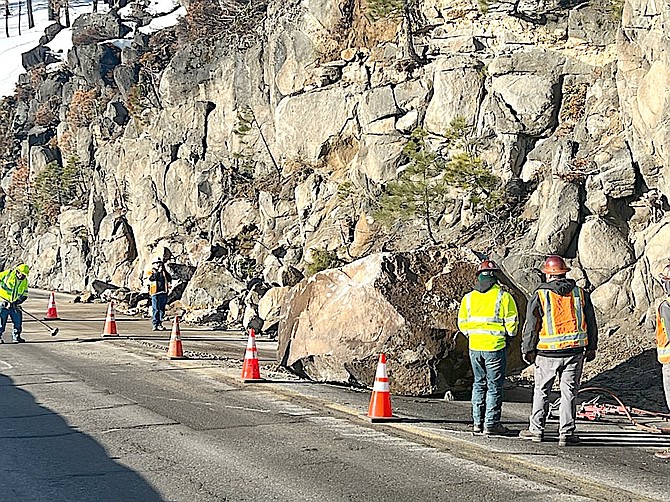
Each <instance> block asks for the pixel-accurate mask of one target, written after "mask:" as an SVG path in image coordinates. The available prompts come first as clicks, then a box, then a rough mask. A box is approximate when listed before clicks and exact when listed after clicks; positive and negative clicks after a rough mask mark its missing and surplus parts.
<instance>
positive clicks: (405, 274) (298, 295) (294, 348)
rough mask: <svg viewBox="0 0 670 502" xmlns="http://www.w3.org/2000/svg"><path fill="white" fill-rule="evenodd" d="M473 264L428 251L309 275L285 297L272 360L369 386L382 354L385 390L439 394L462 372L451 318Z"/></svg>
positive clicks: (457, 255)
mask: <svg viewBox="0 0 670 502" xmlns="http://www.w3.org/2000/svg"><path fill="white" fill-rule="evenodd" d="M477 262H478V260H477V258H476V257H475V256H474V255H473V254H471V253H469V252H467V251H464V250H457V249H439V248H432V249H428V250H423V251H417V252H415V253H411V254H409V253H408V254H395V255H394V254H389V253H379V254H373V255H370V256H367V257H365V258H362V259H360V260H358V261H355V262H353V263H350V264H348V265H345V266H343V267H341V268H339V269H331V270H326V271H323V272H320V273H317V274H315V275H313V276H311V277H309V278H307V279H305V280H304V281H302V282H301V283H300V284H298V285H297V286H296V287H294V288H293V289H292V290H291V291H290V292H289V294H288V295H287V297H286V300H285V302H284V304H283V307H282V310H281V316H280V324H279V353H278V359H279V360H280V361H281V363H282V365H284V366H286V367H288V368H289V369H292V370H293V371H296V372H298V373H301V374H303V375H305V376H307V377H309V378H311V379H313V380H317V381H330V382H339V383H347V384H358V385H361V384H362V385H368V386H369V385H372V383H373V381H374V375H375V369H376V364H377V358H378V356H379V353H381V352H384V353H386V355H387V358H388V365H389V366H388V367H389V373H390V385H391V391H392V392H394V393H399V394H407V395H432V394H438V393H442V392H445V391H446V390H448V389H450V388H453V387H454V385H455V384H456V383H457V381H459V380H461V379H463V378H464V377H466V376H467V374H468V372H469V371H470V365H469V363H468V362H467V357H466V356H465V351H466V350H467V344H466V343H465V340H464V339H463V338H462V337H459V338H460V340H459V342H458V343H456V334H457V332H458V328H457V324H456V320H457V312H458V307H459V304H460V300H461V298H462V297H463V295H464V294H465V293H467V292H468V291H470V290H471V288H472V285H473V280H474V278H475V273H476V263H477Z"/></svg>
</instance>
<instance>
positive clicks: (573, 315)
mask: <svg viewBox="0 0 670 502" xmlns="http://www.w3.org/2000/svg"><path fill="white" fill-rule="evenodd" d="M569 271H570V267H568V266H567V265H566V263H565V260H563V258H561V257H560V256H557V255H551V256H549V257H547V259H546V260H545V262H544V266H543V267H542V272H543V273H544V274H545V275H546V277H547V279H546V282H544V283H542V284H540V286H539V287H538V288H537V290H536V291H535V293H534V294H533V296H532V297H531V299H530V301H529V302H528V308H527V312H526V325H525V328H524V331H523V339H522V344H521V350H522V354H523V359H524V361H526V362H527V363H528V364H532V363H535V389H534V392H533V410H532V412H531V415H530V425H529V427H528V430H525V431H521V433H520V434H519V437H520V438H522V439H530V440H532V441H536V442H540V441H542V440H543V439H544V428H545V422H546V418H547V417H546V415H547V410H548V405H549V393H550V392H551V388H552V386H553V385H554V380H555V379H556V377H557V376H559V377H560V381H561V385H560V387H561V401H560V403H561V404H560V408H559V430H558V433H559V439H558V445H559V446H567V445H571V444H576V443H579V437H578V436H577V435H576V434H575V416H576V397H577V392H578V391H579V381H580V379H581V376H582V369H583V365H584V361H585V360H586V361H592V360H593V359H595V357H596V349H597V346H598V326H597V324H596V318H595V313H594V310H593V305H592V303H591V298H590V296H589V294H588V293H587V292H586V291H584V289H582V288H580V287H579V286H577V284H576V283H575V281H574V280H573V279H568V278H566V274H567V272H569Z"/></svg>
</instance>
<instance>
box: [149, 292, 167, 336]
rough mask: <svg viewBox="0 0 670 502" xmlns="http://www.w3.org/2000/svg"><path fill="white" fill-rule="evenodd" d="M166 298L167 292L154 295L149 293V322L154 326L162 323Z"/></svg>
mask: <svg viewBox="0 0 670 502" xmlns="http://www.w3.org/2000/svg"><path fill="white" fill-rule="evenodd" d="M167 299H168V295H167V293H156V294H155V295H151V324H152V325H153V327H154V328H156V327H158V326H160V325H161V324H163V319H165V306H166V305H167Z"/></svg>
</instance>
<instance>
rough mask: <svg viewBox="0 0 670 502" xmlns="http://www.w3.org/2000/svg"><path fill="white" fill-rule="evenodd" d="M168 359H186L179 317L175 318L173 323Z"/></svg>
mask: <svg viewBox="0 0 670 502" xmlns="http://www.w3.org/2000/svg"><path fill="white" fill-rule="evenodd" d="M167 358H168V359H186V358H185V357H184V350H183V349H182V346H181V331H179V316H175V318H174V322H173V323H172V334H171V335H170V347H169V348H168V353H167Z"/></svg>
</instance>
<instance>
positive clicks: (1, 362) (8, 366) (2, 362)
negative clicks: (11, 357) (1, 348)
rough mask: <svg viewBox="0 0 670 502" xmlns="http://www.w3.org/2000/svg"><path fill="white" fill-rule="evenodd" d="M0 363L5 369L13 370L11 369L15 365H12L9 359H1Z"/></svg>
mask: <svg viewBox="0 0 670 502" xmlns="http://www.w3.org/2000/svg"><path fill="white" fill-rule="evenodd" d="M0 364H1V365H2V367H3V368H4V369H6V370H11V369H12V368H13V367H14V366H12V365H11V364H9V363H8V362H7V361H2V360H0Z"/></svg>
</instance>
